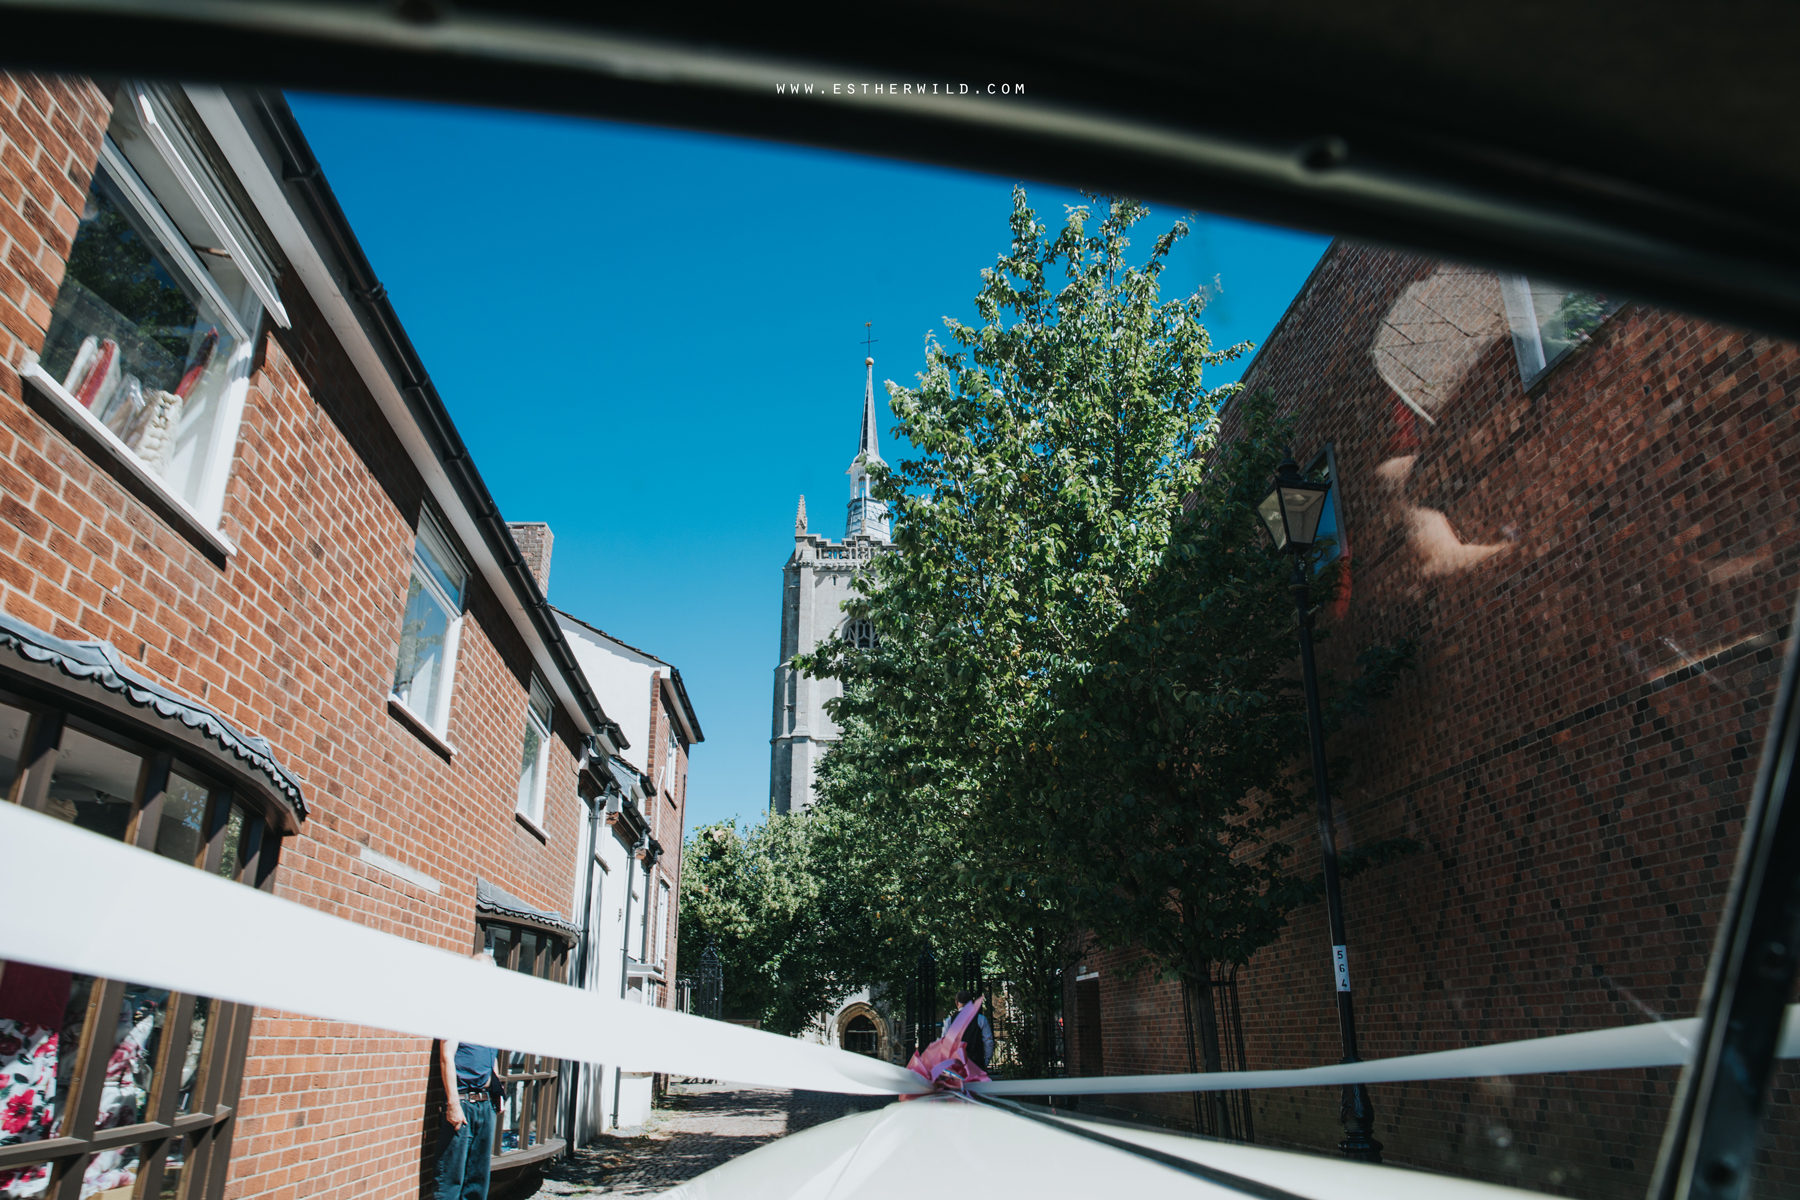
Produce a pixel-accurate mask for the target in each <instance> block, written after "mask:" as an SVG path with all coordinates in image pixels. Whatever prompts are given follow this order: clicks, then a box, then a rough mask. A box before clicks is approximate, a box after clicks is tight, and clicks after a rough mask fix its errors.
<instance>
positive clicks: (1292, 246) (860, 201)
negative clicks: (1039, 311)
mask: <svg viewBox="0 0 1800 1200" xmlns="http://www.w3.org/2000/svg"><path fill="white" fill-rule="evenodd" d="M289 100H290V103H291V104H292V106H293V109H294V112H295V114H296V115H297V116H298V117H299V119H300V123H301V125H302V127H303V128H304V129H305V130H306V134H307V137H308V138H309V139H310V140H311V142H312V145H313V149H314V151H315V152H316V153H317V155H318V157H319V160H320V162H321V163H323V164H324V167H325V172H326V175H327V177H328V178H329V179H330V181H331V185H332V187H333V189H334V190H335V191H336V192H337V196H338V200H339V202H340V203H342V205H343V207H344V211H345V212H346V213H347V214H348V215H349V217H350V222H351V224H352V225H353V226H354V227H355V229H356V232H357V235H358V237H360V238H361V239H362V244H363V247H364V249H365V250H366V251H367V252H368V255H369V259H370V261H371V262H373V263H374V265H375V269H376V271H377V273H378V274H379V275H380V277H381V279H382V282H383V283H385V284H386V285H387V290H388V294H389V296H390V297H392V299H393V302H394V306H395V308H396V309H397V310H398V311H399V313H400V317H401V319H402V320H403V321H404V322H405V323H406V328H407V332H408V333H409V334H411V336H412V339H413V342H414V344H415V345H416V346H417V347H418V350H419V353H420V356H421V357H422V358H423V359H424V361H425V365H426V369H427V370H429V371H430V372H431V375H432V378H433V380H434V381H435V382H436V384H437V387H438V391H439V392H440V393H441V394H442V396H443V398H444V402H445V403H446V404H447V405H449V408H450V412H451V414H452V416H454V418H455V419H456V423H457V427H458V428H459V429H460V430H461V432H462V435H463V438H464V440H465V441H467V442H468V444H469V446H470V447H471V449H472V450H473V452H474V455H475V460H476V463H477V465H478V466H479V467H480V469H481V473H482V475H483V477H484V478H485V479H486V480H487V484H488V487H489V488H490V489H491V490H492V492H493V493H494V496H495V498H496V499H497V500H498V501H499V503H500V506H501V509H502V510H503V511H504V512H505V513H506V516H507V518H508V519H509V520H514V521H548V522H549V523H550V525H551V528H552V530H553V532H554V534H555V538H556V541H555V548H554V551H553V558H552V562H551V575H550V599H551V601H552V603H554V604H556V605H558V606H559V607H562V608H565V609H567V610H569V611H570V612H573V613H575V614H576V615H578V616H580V617H582V618H584V619H586V620H588V621H591V622H592V623H593V624H596V625H598V626H600V627H601V628H602V629H605V630H607V631H608V632H609V633H612V634H614V635H615V636H617V637H619V638H621V639H622V640H624V641H626V642H629V643H631V644H632V645H634V646H639V647H642V648H643V649H646V650H649V651H650V652H652V653H654V654H657V655H659V656H660V657H662V658H665V659H667V660H668V661H670V662H672V663H674V664H675V665H676V666H678V667H680V668H681V673H682V677H683V679H684V681H685V682H686V683H687V687H688V692H689V695H690V696H691V697H692V699H693V701H694V705H695V708H696V709H697V711H698V713H699V716H700V721H701V724H702V725H703V726H704V728H705V731H706V741H705V742H704V743H703V744H702V745H700V746H698V747H696V749H695V752H694V754H693V758H692V766H691V768H690V773H689V816H688V827H689V828H690V829H692V828H694V827H695V826H696V825H698V824H701V823H704V822H709V821H714V820H720V819H724V818H726V817H733V816H735V817H738V818H740V820H754V819H757V818H759V817H760V816H761V814H762V812H763V810H764V808H765V807H766V805H767V803H768V784H769V742H768V739H769V717H770V714H769V704H770V695H771V685H772V680H773V671H774V668H775V663H776V656H777V655H778V653H779V645H778V632H779V630H778V620H779V615H780V611H779V609H780V599H781V567H782V564H783V563H784V562H785V561H786V560H787V556H788V554H789V552H790V551H791V549H792V546H793V541H792V530H793V519H794V507H795V502H796V501H797V499H798V498H799V496H800V494H801V493H805V495H806V497H807V510H808V513H809V515H810V517H811V525H812V529H813V530H814V531H815V532H825V533H829V534H831V535H832V536H842V529H843V524H842V523H843V517H844V504H845V502H846V501H847V500H848V498H849V493H848V486H849V485H848V480H847V479H846V478H845V476H844V470H845V468H846V467H847V466H848V465H849V463H850V459H851V457H852V456H853V455H854V453H855V451H856V441H857V430H858V425H859V421H860V418H861V405H862V386H863V367H862V360H863V345H862V339H863V336H864V332H865V331H864V325H863V323H864V322H865V321H872V322H873V323H874V336H875V337H876V338H877V339H878V340H877V341H876V343H875V344H874V346H873V347H872V352H873V354H874V357H875V373H876V381H877V398H878V401H882V400H883V399H884V394H883V393H882V392H881V391H880V381H882V380H883V379H893V380H896V381H899V382H902V383H910V382H912V381H913V379H914V376H915V375H916V374H917V373H918V372H919V370H920V369H921V367H922V365H923V361H924V354H923V346H924V339H925V336H926V334H927V333H928V332H930V331H933V330H936V331H939V332H940V333H941V332H942V330H943V328H944V324H943V317H944V316H945V315H946V314H948V315H951V316H955V317H958V318H959V319H962V320H973V306H972V304H971V303H970V300H971V297H973V296H974V294H975V292H976V290H977V288H978V286H979V277H978V276H979V272H980V270H981V268H983V267H985V266H991V265H992V264H993V262H994V260H995V258H996V256H997V255H998V254H999V253H1000V252H1001V251H1003V250H1004V249H1006V246H1007V243H1008V240H1009V238H1008V232H1007V225H1006V220H1007V214H1008V212H1009V211H1010V207H1011V200H1010V195H1011V188H1012V185H1013V182H1014V181H1013V180H1011V179H997V178H989V177H986V176H980V175H972V174H964V173H960V172H953V171H944V170H936V169H926V168H920V167H916V166H910V165H906V164H901V163H894V162H890V161H886V160H881V159H874V158H859V157H854V156H850V155H843V154H835V153H827V152H821V151H811V150H802V149H795V148H793V147H787V146H776V145H770V144H764V143H758V142H746V141H737V140H733V139H726V138H715V137H706V136H701V135H697V134H686V133H670V132H666V131H660V130H650V129H643V128H638V127H634V126H626V125H613V124H606V123H602V122H596V121H577V120H565V119H560V118H549V117H538V116H527V115H520V114H512V113H497V112H487V111H479V110H470V109H462V108H452V107H436V106H428V105H415V104H395V103H388V102H379V101H370V100H361V99H358V100H344V99H337V98H330V97H319V96H306V95H294V96H290V97H289ZM1027 186H1028V191H1029V192H1030V194H1031V197H1032V201H1033V204H1034V206H1035V207H1036V208H1037V209H1038V211H1039V214H1040V215H1041V216H1042V217H1043V218H1044V219H1046V220H1051V221H1056V220H1060V218H1061V216H1062V211H1063V205H1064V204H1069V203H1079V202H1080V197H1079V196H1077V195H1075V194H1073V193H1070V192H1068V191H1066V190H1063V189H1058V188H1051V187H1048V186H1031V185H1029V184H1028V185H1027ZM1177 215H1180V214H1179V213H1178V212H1177V211H1175V210H1169V209H1162V208H1158V209H1156V211H1155V212H1154V213H1153V215H1152V217H1151V218H1150V219H1149V221H1147V222H1146V223H1145V224H1144V225H1140V226H1139V231H1140V236H1139V238H1138V239H1137V241H1138V244H1139V245H1140V246H1141V247H1143V248H1144V249H1146V250H1147V249H1148V246H1149V243H1150V241H1151V239H1152V238H1153V237H1154V236H1155V233H1156V232H1159V231H1160V230H1161V229H1162V228H1164V227H1166V225H1167V224H1168V222H1169V221H1170V220H1171V219H1173V218H1174V217H1175V216H1177ZM1190 224H1191V225H1192V226H1193V234H1192V235H1191V236H1190V237H1189V238H1188V239H1187V241H1186V242H1185V243H1183V245H1182V246H1181V248H1180V249H1178V251H1177V252H1176V254H1175V256H1174V258H1173V260H1172V263H1171V266H1170V269H1169V271H1168V272H1167V273H1166V274H1165V275H1164V288H1165V291H1166V292H1170V293H1174V292H1177V291H1179V292H1181V293H1183V294H1185V293H1187V292H1190V291H1193V290H1195V289H1197V288H1202V287H1205V288H1212V287H1214V286H1215V280H1217V281H1218V284H1217V286H1218V288H1219V290H1218V292H1217V294H1216V296H1215V297H1214V300H1213V302H1212V305H1211V306H1210V307H1209V310H1208V320H1207V325H1208V328H1209V329H1210V330H1211V332H1212V334H1213V337H1214V341H1215V343H1216V344H1220V345H1224V344H1229V343H1232V342H1236V341H1244V340H1248V341H1253V342H1260V341H1261V340H1262V339H1263V338H1264V337H1265V336H1266V335H1267V333H1268V331H1269V330H1270V329H1271V328H1273V326H1274V324H1275V322H1276V321H1277V320H1278V319H1279V318H1280V316H1281V314H1282V312H1283V310H1285V309H1286V307H1287V304H1288V301H1289V300H1291V299H1292V298H1293V295H1294V293H1295V291H1297V290H1298V288H1299V286H1300V284H1301V283H1302V282H1303V281H1304V280H1305V278H1306V275H1307V273H1308V272H1309V271H1311V270H1312V267H1313V264H1314V263H1315V262H1317V261H1318V258H1319V255H1320V254H1321V253H1323V251H1324V248H1325V245H1326V239H1324V238H1322V237H1318V236H1315V235H1312V234H1299V233H1293V232H1290V231H1286V230H1281V229H1276V228H1273V227H1269V226H1260V225H1253V224H1248V223H1245V222H1241V221H1232V220H1227V219H1224V218H1218V217H1208V216H1202V217H1199V218H1197V219H1190ZM1241 368H1242V364H1241V363H1240V364H1237V365H1235V366H1232V367H1230V368H1228V369H1224V370H1221V371H1220V372H1218V373H1217V374H1216V375H1215V376H1214V377H1213V378H1212V379H1211V380H1210V382H1212V383H1229V382H1231V381H1232V380H1234V379H1236V378H1237V375H1238V372H1239V371H1240V370H1241ZM881 414H882V419H883V433H884V437H883V440H882V449H883V452H884V456H885V457H887V458H888V459H889V461H894V460H896V458H897V452H903V451H904V448H903V447H896V446H894V444H893V439H892V438H890V437H887V436H885V434H886V425H887V422H888V421H889V420H890V418H889V416H888V414H887V412H886V409H885V405H883V407H882V410H881ZM628 733H629V734H630V736H633V737H634V739H635V738H637V737H641V736H642V735H641V734H639V733H638V732H637V731H628Z"/></svg>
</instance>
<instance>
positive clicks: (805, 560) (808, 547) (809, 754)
mask: <svg viewBox="0 0 1800 1200" xmlns="http://www.w3.org/2000/svg"><path fill="white" fill-rule="evenodd" d="M863 367H864V369H865V371H866V372H867V375H866V376H865V378H864V380H863V412H862V438H861V440H860V442H859V444H858V446H857V450H856V457H854V458H852V459H851V460H850V469H849V470H848V471H847V472H846V474H848V475H849V476H850V505H849V511H848V514H847V517H846V519H845V522H844V540H843V541H841V542H834V541H832V540H830V539H829V538H826V537H823V536H821V535H819V534H816V533H811V532H809V531H808V530H807V523H806V497H805V496H802V497H800V508H799V511H798V512H796V513H795V515H794V552H793V554H792V555H791V556H789V558H788V560H787V565H786V566H785V567H783V568H782V589H781V661H780V663H779V664H778V665H777V666H776V668H775V712H774V722H773V725H774V728H773V730H772V736H771V737H770V755H769V807H770V808H772V809H774V810H775V811H776V812H783V813H785V812H800V811H802V810H804V809H806V808H807V807H808V806H810V805H811V804H812V801H813V779H814V776H815V773H816V771H817V769H818V764H819V760H820V758H822V757H823V756H824V753H825V750H826V749H827V748H828V747H829V746H830V745H831V743H833V742H835V741H836V740H837V739H838V735H839V731H838V727H837V725H836V724H835V723H833V722H832V720H831V718H830V717H829V716H827V715H826V713H825V702H826V701H827V700H830V699H832V698H833V697H835V696H838V695H841V694H842V693H843V685H841V684H840V683H838V681H837V680H835V679H808V678H807V677H806V676H804V675H802V674H801V673H800V672H799V671H796V670H794V668H793V667H792V666H790V665H789V664H790V663H792V662H793V661H794V656H795V655H796V654H809V653H811V652H812V651H813V650H814V649H816V648H817V647H818V645H819V644H820V643H821V642H823V641H824V640H825V639H826V638H831V637H843V638H849V639H850V640H852V641H856V642H859V643H861V644H862V645H871V644H873V641H874V630H873V629H871V628H870V627H869V623H868V622H867V621H848V620H846V618H845V616H844V612H843V604H844V601H845V600H848V599H849V598H850V594H851V585H852V582H853V581H854V579H855V578H856V572H857V571H858V570H860V569H861V568H862V567H863V566H864V565H865V564H866V563H868V561H869V560H870V559H872V558H874V557H875V555H877V554H880V553H882V552H883V551H884V550H886V549H887V547H888V544H889V537H890V533H891V528H892V526H891V522H890V521H889V518H888V507H887V505H886V504H884V503H883V502H881V501H880V500H876V499H874V498H873V497H872V496H870V495H869V489H870V486H871V481H870V479H869V468H870V467H872V466H874V465H876V464H878V463H881V461H882V459H881V451H880V449H879V447H878V445H877V430H876V424H875V360H874V359H872V358H865V359H864V360H863Z"/></svg>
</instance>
